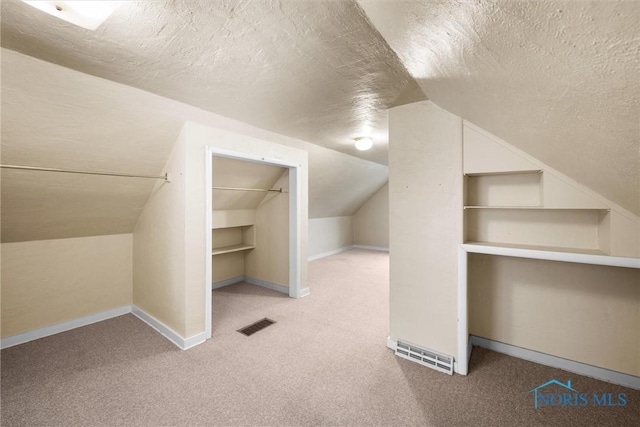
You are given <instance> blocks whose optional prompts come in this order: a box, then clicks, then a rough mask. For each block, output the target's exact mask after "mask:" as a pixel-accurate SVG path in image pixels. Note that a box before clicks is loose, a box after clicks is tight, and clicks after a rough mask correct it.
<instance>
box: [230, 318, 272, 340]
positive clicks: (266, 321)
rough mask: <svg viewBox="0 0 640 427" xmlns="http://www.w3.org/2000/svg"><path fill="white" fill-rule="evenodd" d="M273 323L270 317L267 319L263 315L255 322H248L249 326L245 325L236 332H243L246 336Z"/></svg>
mask: <svg viewBox="0 0 640 427" xmlns="http://www.w3.org/2000/svg"><path fill="white" fill-rule="evenodd" d="M274 323H276V322H274V321H273V320H271V319H267V318H266V317H265V318H264V319H262V320H258V321H257V322H255V323H252V324H250V325H249V326H245V327H244V328H242V329H238V332H240V333H241V334H245V335H246V336H249V335H253V334H255V333H256V332H258V331H261V330H263V329H264V328H266V327H267V326H271V325H273V324H274Z"/></svg>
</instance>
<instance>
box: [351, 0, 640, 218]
mask: <svg viewBox="0 0 640 427" xmlns="http://www.w3.org/2000/svg"><path fill="white" fill-rule="evenodd" d="M358 3H359V4H360V6H361V7H362V8H363V9H364V11H365V12H366V14H367V16H368V18H369V19H370V20H371V22H372V23H373V24H374V25H375V27H376V28H377V29H378V31H379V32H380V33H381V34H382V36H383V37H384V38H385V40H386V41H387V42H388V43H389V45H390V46H391V47H392V48H393V49H394V51H395V52H396V53H397V54H398V57H399V58H400V59H401V60H402V62H403V63H404V65H405V66H406V68H407V70H408V71H409V72H410V73H411V75H412V76H413V77H414V78H415V79H416V80H417V82H418V84H419V85H420V87H421V88H422V89H423V91H424V93H425V94H426V95H427V96H428V97H429V99H430V100H432V101H433V102H435V103H437V104H438V105H440V106H441V107H442V108H445V109H446V110H449V111H451V112H452V113H454V114H457V115H459V116H461V117H463V118H464V119H467V120H469V121H470V122H472V123H474V124H476V125H478V126H480V127H482V128H484V129H486V130H487V131H489V132H491V133H493V134H495V135H497V136H499V137H500V138H502V139H504V140H506V141H507V142H509V143H511V144H513V145H514V146H516V147H518V148H520V149H522V150H523V151H526V152H527V153H529V154H531V155H533V156H534V157H537V158H538V159H540V160H541V161H543V162H545V163H547V164H549V165H550V166H552V167H554V168H556V169H557V170H559V171H561V172H563V173H565V174H566V175H568V176H570V177H572V178H573V179H575V180H576V181H578V182H580V183H582V184H584V185H586V186H587V187H590V188H591V189H593V190H594V191H596V192H598V193H600V194H602V195H603V196H605V197H607V198H609V199H611V200H613V201H614V202H616V203H618V204H619V205H621V206H623V207H625V208H627V209H628V210H630V211H631V212H633V213H635V214H636V215H640V102H639V101H638V100H639V99H640V69H639V68H638V63H639V61H640V26H639V25H638V23H639V22H640V3H639V2H637V1H501V2H479V1H456V0H441V1H380V0H359V1H358Z"/></svg>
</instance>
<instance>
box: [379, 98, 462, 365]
mask: <svg viewBox="0 0 640 427" xmlns="http://www.w3.org/2000/svg"><path fill="white" fill-rule="evenodd" d="M461 159H462V120H461V119H460V118H459V117H456V116H454V115H452V114H450V113H448V112H446V111H444V110H442V109H441V108H439V107H438V106H436V105H435V104H433V103H432V102H428V101H427V102H420V103H415V104H409V105H404V106H401V107H396V108H392V109H391V110H389V244H390V245H389V248H390V259H389V261H390V270H391V271H390V326H391V332H390V336H391V339H393V340H397V339H400V340H406V341H409V342H412V343H414V344H416V345H421V346H424V347H426V348H429V349H432V350H436V351H439V352H442V353H445V354H448V355H455V354H456V352H457V343H456V333H457V315H456V310H457V280H458V271H457V267H458V263H457V254H458V245H459V244H460V243H462V162H461Z"/></svg>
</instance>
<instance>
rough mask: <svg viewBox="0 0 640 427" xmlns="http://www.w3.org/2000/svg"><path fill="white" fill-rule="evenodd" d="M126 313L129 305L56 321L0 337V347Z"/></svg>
mask: <svg viewBox="0 0 640 427" xmlns="http://www.w3.org/2000/svg"><path fill="white" fill-rule="evenodd" d="M127 313H131V306H130V305H126V306H123V307H118V308H113V309H111V310H107V311H103V312H100V313H96V314H90V315H88V316H84V317H79V318H77V319H73V320H69V321H66V322H61V323H56V324H55V325H51V326H45V327H44V328H38V329H34V330H32V331H28V332H24V333H22V334H18V335H12V336H10V337H6V338H2V339H0V348H2V349H5V348H9V347H13V346H14V345H18V344H24V343H26V342H29V341H33V340H37V339H40V338H44V337H48V336H51V335H55V334H59V333H61V332H66V331H70V330H72V329H76V328H80V327H82V326H87V325H91V324H93V323H98V322H102V321H103V320H107V319H112V318H114V317H118V316H122V315H123V314H127Z"/></svg>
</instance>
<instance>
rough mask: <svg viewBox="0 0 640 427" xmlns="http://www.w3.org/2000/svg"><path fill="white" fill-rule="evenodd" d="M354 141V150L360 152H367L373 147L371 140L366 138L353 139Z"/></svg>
mask: <svg viewBox="0 0 640 427" xmlns="http://www.w3.org/2000/svg"><path fill="white" fill-rule="evenodd" d="M355 141H356V142H355V145H356V148H357V149H358V150H360V151H367V150H368V149H370V148H371V147H373V140H372V139H371V138H370V137H368V136H361V137H358V138H355Z"/></svg>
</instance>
